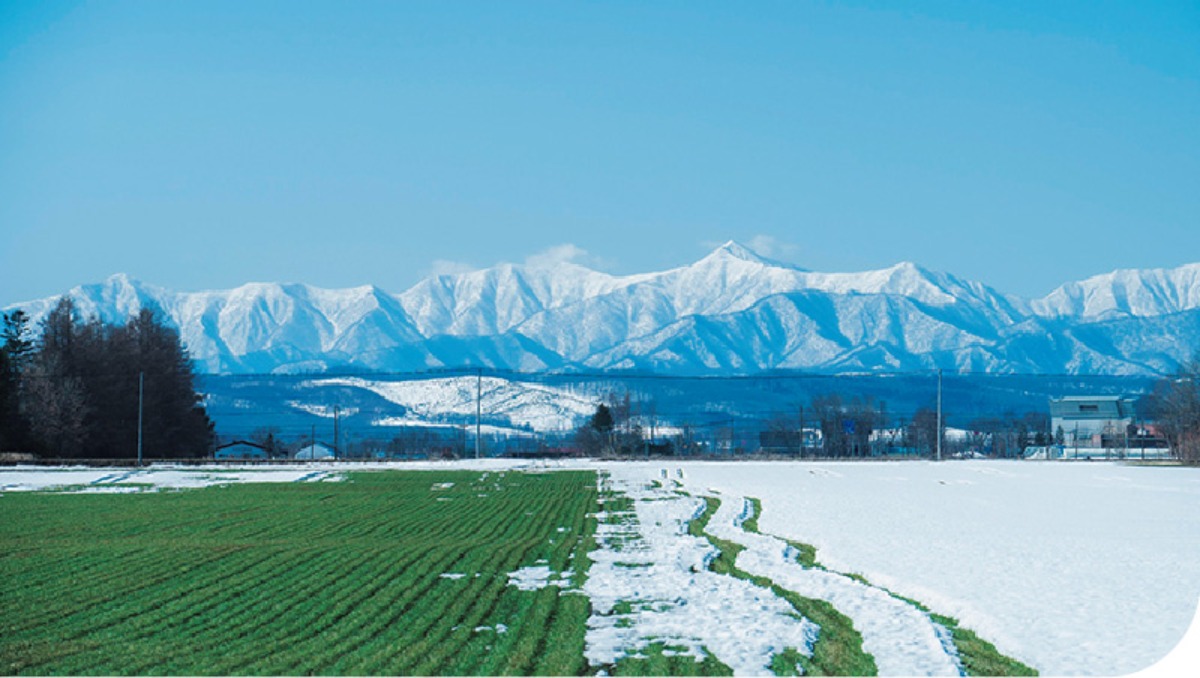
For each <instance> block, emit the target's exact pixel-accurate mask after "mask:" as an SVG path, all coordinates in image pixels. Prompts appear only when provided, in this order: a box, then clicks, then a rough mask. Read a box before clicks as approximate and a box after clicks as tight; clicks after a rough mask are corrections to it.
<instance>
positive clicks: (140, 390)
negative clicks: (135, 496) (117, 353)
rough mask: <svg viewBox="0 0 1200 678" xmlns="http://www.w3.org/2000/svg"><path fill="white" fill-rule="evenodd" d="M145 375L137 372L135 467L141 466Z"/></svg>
mask: <svg viewBox="0 0 1200 678" xmlns="http://www.w3.org/2000/svg"><path fill="white" fill-rule="evenodd" d="M145 383H146V373H145V372H138V449H137V453H138V461H137V465H138V466H141V465H142V402H143V400H144V399H143V397H142V396H143V394H144V393H145V388H144V387H145Z"/></svg>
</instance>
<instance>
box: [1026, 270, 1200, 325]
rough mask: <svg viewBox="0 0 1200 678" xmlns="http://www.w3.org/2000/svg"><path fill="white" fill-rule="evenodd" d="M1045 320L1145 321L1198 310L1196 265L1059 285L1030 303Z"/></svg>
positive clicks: (1199, 272)
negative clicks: (1071, 318) (1108, 319)
mask: <svg viewBox="0 0 1200 678" xmlns="http://www.w3.org/2000/svg"><path fill="white" fill-rule="evenodd" d="M1031 307H1032V309H1033V311H1034V312H1035V313H1037V314H1038V315H1041V316H1045V317H1075V318H1089V319H1090V318H1114V317H1122V316H1139V317H1149V316H1157V315H1164V314H1167V313H1177V312H1180V311H1187V310H1190V309H1194V308H1197V307H1200V263H1196V264H1188V265H1186V266H1180V267H1179V268H1174V269H1162V268H1155V269H1149V270H1135V269H1123V270H1119V271H1113V272H1112V273H1105V274H1104V275H1097V276H1093V277H1091V278H1088V279H1087V280H1081V281H1079V282H1071V283H1067V284H1065V285H1062V286H1061V287H1059V288H1058V289H1056V290H1054V291H1053V292H1051V293H1050V294H1048V295H1046V296H1045V297H1044V298H1042V299H1038V300H1036V301H1034V302H1033V303H1032V306H1031Z"/></svg>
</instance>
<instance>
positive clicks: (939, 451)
mask: <svg viewBox="0 0 1200 678" xmlns="http://www.w3.org/2000/svg"><path fill="white" fill-rule="evenodd" d="M937 460H938V461H941V460H942V368H940V367H939V368H938V393H937Z"/></svg>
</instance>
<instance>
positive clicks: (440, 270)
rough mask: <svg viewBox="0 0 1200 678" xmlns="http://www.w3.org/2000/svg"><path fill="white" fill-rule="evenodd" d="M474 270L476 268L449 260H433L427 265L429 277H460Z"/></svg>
mask: <svg viewBox="0 0 1200 678" xmlns="http://www.w3.org/2000/svg"><path fill="white" fill-rule="evenodd" d="M476 269H477V267H476V266H472V265H470V264H467V263H464V262H461V261H450V260H449V259H434V260H433V263H432V264H430V265H429V272H430V274H431V275H462V274H463V273H470V272H471V271H474V270H476Z"/></svg>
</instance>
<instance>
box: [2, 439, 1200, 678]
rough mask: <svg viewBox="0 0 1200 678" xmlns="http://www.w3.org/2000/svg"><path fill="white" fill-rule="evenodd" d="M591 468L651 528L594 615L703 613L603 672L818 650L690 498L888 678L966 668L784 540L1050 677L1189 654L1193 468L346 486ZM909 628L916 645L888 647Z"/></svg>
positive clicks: (108, 478)
mask: <svg viewBox="0 0 1200 678" xmlns="http://www.w3.org/2000/svg"><path fill="white" fill-rule="evenodd" d="M579 467H583V468H592V469H598V470H603V471H606V472H607V477H606V480H605V481H604V482H606V483H609V484H610V485H611V487H612V489H615V490H618V491H621V492H625V493H626V494H628V495H629V496H630V497H631V498H634V499H635V500H636V501H635V502H634V511H635V513H636V517H637V524H638V525H639V526H640V527H639V528H638V529H637V534H636V535H635V534H632V533H631V532H630V531H631V529H632V528H630V527H629V526H628V525H626V526H624V527H623V526H622V525H621V524H620V523H616V524H612V525H605V526H602V531H601V533H600V534H599V535H598V536H599V542H600V544H601V547H602V548H601V549H600V550H599V551H597V553H596V554H595V557H594V558H593V559H594V560H595V564H594V565H593V567H592V571H591V573H590V575H589V581H588V584H587V586H586V592H587V593H588V595H589V596H591V597H592V598H593V605H594V606H595V607H596V609H597V610H598V611H600V612H602V611H604V610H608V611H610V612H611V611H612V609H613V608H614V607H615V606H616V604H617V603H618V602H619V601H621V600H641V601H655V600H659V598H660V597H662V600H665V601H667V602H668V603H669V602H670V601H671V600H676V599H683V598H686V599H687V601H688V605H686V606H685V607H686V610H687V611H686V612H681V611H680V606H678V605H674V606H672V605H670V604H667V603H662V602H660V603H657V604H656V603H654V602H645V604H643V605H641V606H635V608H634V609H633V611H632V612H633V613H636V614H634V615H633V616H632V617H630V618H628V619H626V621H625V622H622V623H621V624H619V625H618V624H616V623H615V621H616V620H615V619H610V621H603V620H600V619H599V618H598V617H597V618H596V619H594V623H593V624H592V625H591V626H592V627H593V628H592V629H591V634H592V635H591V636H590V645H589V652H590V653H593V654H595V655H596V658H597V659H600V658H602V657H601V655H603V656H604V657H609V656H611V655H612V654H613V653H615V652H618V651H619V650H620V648H627V649H630V650H632V651H636V650H637V648H638V647H644V645H645V644H644V642H643V640H644V639H645V638H646V637H649V636H651V635H656V636H658V637H662V636H663V635H669V633H670V630H671V629H676V630H679V629H683V630H685V631H686V630H688V629H692V630H693V631H694V633H693V635H691V636H687V637H691V638H696V637H697V634H700V633H707V634H708V635H707V636H703V644H704V645H705V646H706V647H708V648H709V650H710V651H712V652H713V653H714V654H718V657H719V658H721V659H722V660H723V661H728V662H729V664H730V665H731V666H734V667H735V668H738V669H739V671H740V672H755V667H758V668H761V666H762V663H761V662H762V658H763V657H765V656H767V655H768V654H769V650H770V649H771V648H772V647H774V648H778V644H779V643H780V642H785V643H789V644H791V645H792V646H795V647H797V648H798V649H801V651H803V650H804V649H805V648H804V647H802V643H801V642H800V641H801V639H803V638H805V637H806V635H805V634H806V633H808V630H807V629H806V628H805V626H804V624H800V623H796V622H795V620H793V619H790V618H788V617H786V615H783V616H781V615H780V613H781V611H782V608H778V609H777V602H778V601H773V600H772V599H771V598H770V597H769V596H768V597H766V598H764V597H762V596H761V591H753V590H744V589H743V588H742V587H741V584H743V583H744V582H740V581H737V580H732V579H730V578H728V577H726V578H723V579H726V580H728V581H718V580H719V579H722V578H721V577H718V576H717V575H713V574H711V573H707V572H704V568H703V567H697V565H698V563H699V564H702V561H703V559H704V558H705V557H706V556H705V545H704V544H703V543H701V540H698V539H696V538H693V537H690V536H688V535H687V534H686V532H685V531H684V530H683V528H682V526H683V525H684V524H685V522H686V521H687V520H688V519H689V518H690V517H692V516H694V515H695V512H696V511H697V510H698V509H699V508H700V503H699V500H697V499H695V497H698V496H702V495H708V496H714V497H717V498H719V499H721V501H722V510H721V511H720V512H718V514H716V515H715V516H714V517H713V519H712V521H711V522H710V524H709V531H710V532H711V533H713V534H716V535H718V536H720V537H722V538H724V539H729V540H731V541H736V542H738V543H740V544H742V545H743V546H745V547H747V548H746V551H744V552H743V553H742V554H741V555H740V556H739V558H738V561H737V564H738V567H739V568H741V569H744V570H747V571H751V572H758V573H761V574H766V575H767V576H769V577H770V578H771V579H772V580H773V581H775V582H776V583H778V584H780V585H783V586H785V587H787V588H790V589H792V590H795V591H797V592H803V595H806V596H810V597H820V598H822V599H826V600H829V601H830V602H832V603H833V604H834V605H835V607H838V609H839V610H841V611H843V613H845V614H847V616H850V617H851V618H852V619H853V620H854V623H855V627H856V628H858V629H860V631H862V633H863V642H864V648H865V649H867V651H869V652H872V653H873V654H874V655H876V659H877V663H878V664H879V667H880V670H881V671H882V672H885V673H943V672H950V671H953V670H954V665H953V662H954V657H953V656H952V655H951V654H949V653H947V654H945V655H939V652H938V650H939V645H938V640H939V636H938V631H937V629H936V628H933V627H930V628H929V631H928V633H926V632H925V631H920V629H921V628H924V627H923V625H924V624H927V618H922V616H921V615H919V614H918V615H914V613H913V608H911V607H906V606H902V605H901V606H897V605H894V604H893V603H891V602H889V601H888V600H884V599H883V598H881V597H879V589H875V588H872V587H866V586H859V587H858V588H856V587H855V586H854V585H853V583H852V582H851V583H847V582H849V581H850V580H846V579H845V578H840V579H839V578H837V577H836V576H826V575H822V574H819V573H817V572H813V571H812V570H803V569H802V568H798V567H795V566H794V564H793V563H794V561H789V560H788V559H787V558H784V557H783V546H782V542H779V541H778V540H775V539H773V538H772V535H773V536H776V537H784V538H788V539H792V540H795V541H800V542H805V543H808V544H813V545H814V546H816V547H817V548H818V552H817V558H818V560H819V561H820V562H821V563H822V564H824V565H825V566H826V567H827V568H829V569H830V570H832V571H834V573H835V574H836V573H839V572H840V573H860V574H862V575H864V576H865V577H866V578H867V580H869V581H870V582H871V583H872V584H874V585H876V586H879V587H884V588H886V589H887V590H889V591H891V592H894V593H897V594H900V595H903V596H906V597H909V598H913V599H915V600H918V601H920V602H922V603H924V604H925V605H927V606H928V607H930V608H931V609H932V610H933V611H935V612H938V613H941V614H945V615H949V616H953V617H956V618H958V619H959V620H960V622H961V625H962V626H964V627H967V628H970V629H973V630H975V631H976V632H978V633H979V634H980V635H981V636H982V637H983V638H985V639H987V640H989V641H991V642H993V643H995V644H996V646H997V647H998V649H1000V651H1002V652H1004V653H1005V654H1008V655H1010V656H1013V657H1015V658H1017V659H1019V660H1021V661H1024V662H1025V663H1027V664H1029V665H1031V666H1033V667H1035V668H1037V669H1038V670H1040V671H1041V672H1042V673H1043V674H1049V675H1078V674H1086V675H1117V674H1122V673H1129V672H1133V671H1137V670H1139V669H1143V668H1146V667H1148V666H1150V665H1151V664H1153V663H1154V662H1156V661H1158V660H1159V659H1161V658H1163V657H1164V656H1165V655H1166V654H1167V653H1168V652H1169V651H1170V650H1171V649H1172V648H1173V647H1174V646H1175V645H1176V644H1177V643H1178V642H1179V640H1180V638H1181V637H1182V636H1183V634H1184V632H1185V630H1186V629H1187V628H1188V625H1189V624H1190V623H1191V621H1192V619H1193V617H1194V616H1195V614H1196V606H1197V600H1198V599H1200V511H1197V508H1200V470H1198V469H1188V468H1149V467H1132V466H1123V465H1119V464H1115V463H1104V462H1080V463H1052V462H996V461H958V462H944V463H940V464H936V463H927V462H890V463H870V462H867V463H861V462H860V463H784V462H774V463H758V462H708V463H706V462H647V463H637V462H635V463H601V462H587V461H581V462H562V463H546V462H523V461H506V460H482V461H469V462H457V463H455V462H422V463H409V464H383V463H379V464H369V465H357V464H356V465H354V466H353V467H350V468H351V469H353V470H359V469H382V468H404V469H427V468H436V469H446V468H463V469H467V468H470V469H480V470H498V469H503V468H527V469H531V470H543V469H554V468H579ZM343 470H348V469H347V467H346V466H341V465H337V464H332V463H314V464H301V465H294V466H287V467H274V466H272V467H239V468H230V467H224V466H222V467H169V466H164V467H153V468H150V469H140V470H139V469H88V468H60V469H47V468H38V467H15V468H9V469H5V470H3V471H0V492H12V491H21V490H41V489H52V488H55V487H68V488H71V489H72V490H77V489H88V490H92V491H123V490H122V488H124V491H139V490H143V489H146V488H149V487H163V488H182V487H201V486H206V485H211V484H220V483H228V482H297V481H313V480H334V479H337V478H339V477H340V472H341V471H343ZM664 478H669V479H670V480H671V483H670V487H672V488H673V487H675V482H678V483H679V484H680V485H679V489H681V490H684V491H686V492H688V493H689V494H690V495H692V497H685V496H682V495H674V496H667V494H668V493H663V496H661V497H656V496H651V495H653V494H654V489H653V488H651V486H650V484H651V482H652V481H655V480H658V481H659V482H660V483H661V482H662V481H663V480H664ZM749 497H755V498H758V499H760V500H761V501H762V506H763V512H762V515H761V517H760V518H759V529H760V530H761V531H762V532H763V533H764V535H753V534H750V533H747V532H745V531H743V530H741V529H740V522H739V521H740V516H741V514H742V513H744V507H745V505H746V504H745V499H746V498H749ZM623 531H624V533H623ZM617 544H620V547H617V546H616V545H617ZM610 547H611V548H610ZM697 559H699V560H697ZM631 565H632V566H631ZM843 580H845V581H843ZM734 582H736V583H734ZM664 587H665V588H664ZM671 591H674V592H676V595H675V596H674V597H673V598H672V597H668V596H669V594H670V592H671ZM680 591H683V592H685V593H686V595H681V594H679V592H680ZM884 598H886V596H884ZM892 600H894V599H892ZM701 617H702V618H705V619H710V620H720V621H719V622H716V623H706V624H701V623H699V622H697V621H696V620H697V619H698V618H701ZM610 622H611V623H610ZM751 623H753V624H754V625H755V626H754V628H756V629H763V628H766V629H770V630H771V633H761V632H758V631H756V632H755V634H751V635H757V636H758V637H755V638H749V639H744V640H739V638H738V633H730V632H729V629H739V633H740V632H741V631H740V629H744V628H746V627H747V626H748V625H750V624H751ZM706 629H707V630H706ZM896 629H902V630H904V631H903V632H904V633H907V634H908V635H907V636H906V638H907V639H906V640H903V641H898V640H897V639H896V636H889V635H888V634H889V633H895V632H896ZM772 634H775V636H776V637H775V638H770V637H769V636H771V635H772ZM930 634H932V635H930ZM681 635H686V634H681ZM764 638H766V639H765V640H764ZM722 654H723V655H724V656H723V657H722V656H721V655H722ZM947 661H948V662H950V663H949V664H947V663H945V662H947ZM903 662H909V663H907V664H905V663H903Z"/></svg>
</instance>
